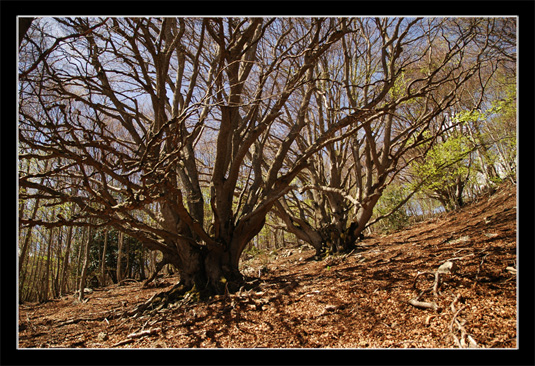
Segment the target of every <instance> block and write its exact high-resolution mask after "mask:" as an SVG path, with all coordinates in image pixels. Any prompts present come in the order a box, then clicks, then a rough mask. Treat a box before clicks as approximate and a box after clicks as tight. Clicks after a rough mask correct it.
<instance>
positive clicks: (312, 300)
mask: <svg viewBox="0 0 535 366" xmlns="http://www.w3.org/2000/svg"><path fill="white" fill-rule="evenodd" d="M313 256H314V251H313V250H304V249H303V248H297V249H283V250H280V251H278V252H277V253H275V254H272V255H271V256H270V257H265V256H264V257H262V256H258V257H255V258H253V259H250V260H248V261H244V263H242V270H243V272H244V274H246V275H249V276H256V277H257V276H258V275H259V273H260V276H261V277H260V280H259V281H257V283H258V285H257V286H256V287H255V288H254V289H252V290H249V291H245V290H244V291H241V292H239V293H237V294H234V295H230V296H228V297H218V298H215V299H213V300H212V301H210V302H207V303H199V304H194V305H183V306H180V307H177V308H173V309H162V310H160V312H159V313H158V314H157V315H155V316H152V317H140V318H132V317H124V316H123V317H121V316H120V315H121V314H124V312H125V310H128V309H131V308H133V307H134V306H135V305H136V304H138V303H140V302H142V301H145V300H146V299H148V298H149V297H150V296H152V295H153V294H155V293H157V292H160V291H162V290H165V289H169V288H171V286H172V285H173V284H174V283H175V282H176V281H177V278H174V277H171V278H165V279H163V280H160V285H159V287H158V288H151V289H142V288H141V283H130V284H128V285H126V286H117V285H113V286H108V287H106V288H103V289H98V290H96V291H94V292H93V294H91V295H89V301H88V302H87V303H84V304H80V303H76V302H74V301H73V298H72V296H70V297H65V298H62V299H60V300H56V301H51V302H49V303H46V304H43V305H37V304H23V305H21V306H20V307H19V326H20V331H19V347H22V348H31V347H66V348H78V347H84V348H87V347H91V348H109V347H114V348H115V347H124V348H130V347H131V348H175V347H180V348H192V347H225V348H227V347H228V348H232V347H239V348H253V347H268V348H287V347H291V348H317V347H322V348H390V347H393V348H413V347H425V348H453V347H458V346H464V345H471V346H477V347H485V348H515V347H516V309H517V298H516V271H515V270H514V269H513V268H516V187H514V186H503V187H502V188H501V189H500V190H499V191H498V192H497V193H496V194H494V195H492V196H490V197H482V198H480V199H479V200H478V201H477V202H474V203H472V204H470V205H468V206H466V207H464V208H463V209H461V210H459V211H456V212H452V213H448V214H443V215H441V216H439V217H436V218H434V219H431V220H428V221H426V222H423V223H420V224H418V225H415V226H413V227H411V228H409V229H406V230H402V231H399V232H397V233H394V234H391V235H388V236H381V237H372V238H368V239H365V240H364V241H362V242H361V243H360V244H359V245H358V247H357V250H356V251H355V252H353V253H351V254H350V255H346V256H335V257H330V258H327V259H326V260H324V261H319V262H317V261H313V260H312V257H313ZM447 261H451V262H454V263H455V265H456V267H457V271H456V272H455V273H450V274H443V275H441V284H440V287H439V288H438V292H437V293H436V294H434V293H433V291H432V288H433V284H434V282H433V279H434V277H433V275H432V273H435V272H436V270H437V268H438V267H439V266H440V265H442V264H443V263H445V262H447ZM260 268H262V271H260ZM426 271H427V272H430V273H431V274H420V275H419V273H421V272H426ZM425 289H429V291H428V292H424V293H422V290H425ZM419 294H421V296H419V297H418V295H419ZM414 299H416V300H418V301H419V302H420V304H419V303H414V304H416V305H421V303H423V304H424V305H429V304H431V303H434V304H435V305H436V306H437V308H438V309H437V310H436V311H435V310H433V309H430V308H425V307H423V308H422V307H417V306H414V305H411V304H410V303H409V301H410V300H414Z"/></svg>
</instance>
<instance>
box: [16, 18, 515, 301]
mask: <svg viewBox="0 0 535 366" xmlns="http://www.w3.org/2000/svg"><path fill="white" fill-rule="evenodd" d="M19 24H20V28H19V31H20V33H19V34H20V38H19V70H18V71H19V75H18V77H19V78H18V81H19V89H18V93H19V95H18V97H19V105H18V108H19V126H18V137H19V167H18V169H19V172H18V173H19V191H18V198H19V201H18V202H19V212H18V216H19V240H18V253H19V263H18V271H19V299H20V301H21V302H24V301H31V302H34V301H39V302H45V301H47V300H50V299H52V298H57V297H61V296H63V295H65V294H67V293H71V292H73V291H74V290H79V296H80V299H83V294H84V291H83V289H84V288H85V287H96V286H105V285H108V284H111V283H118V282H121V281H125V280H128V279H135V280H140V281H141V280H148V279H151V277H152V276H153V275H154V274H155V273H156V272H158V271H160V270H162V268H165V269H166V270H167V271H177V272H178V273H179V274H180V281H181V283H180V285H181V286H183V287H182V288H180V290H181V291H182V293H183V292H184V291H186V290H190V289H191V288H192V287H194V286H196V287H197V288H198V289H200V288H202V289H207V291H208V292H209V293H222V292H223V291H224V290H225V289H227V290H228V289H231V290H232V289H233V288H234V289H237V288H239V285H240V283H241V282H242V281H243V276H242V274H241V271H240V260H241V259H242V258H243V256H244V253H246V254H248V255H249V256H250V255H254V254H255V253H259V252H261V251H264V252H269V251H271V250H273V249H277V248H281V247H289V246H301V245H308V246H311V247H313V248H314V249H315V250H316V256H317V258H318V259H321V258H322V257H324V256H326V255H328V254H332V253H334V252H348V251H351V250H352V249H353V248H354V246H355V243H356V242H357V241H358V238H359V237H362V236H370V235H375V234H378V233H384V232H392V231H395V230H399V229H401V228H403V227H406V226H409V225H411V224H413V223H415V222H418V221H420V220H423V219H425V218H429V217H431V216H433V215H435V214H437V213H439V212H444V211H451V210H454V209H457V208H460V207H462V206H463V205H465V204H466V203H467V202H469V201H471V200H473V199H475V198H476V197H478V196H479V195H481V194H483V193H486V192H492V191H493V190H494V189H496V187H497V186H498V185H499V184H500V183H501V182H503V181H505V180H509V181H511V182H512V183H515V182H516V169H517V166H516V162H517V155H516V152H517V146H516V141H517V136H516V124H517V120H516V88H517V84H516V80H517V75H516V52H517V44H516V19H515V18H513V17H511V18H508V17H501V18H500V17H498V18H476V17H473V18H472V17H465V18H447V17H444V18H115V17H111V18H53V17H43V18H35V19H20V23H19ZM80 289H81V291H80Z"/></svg>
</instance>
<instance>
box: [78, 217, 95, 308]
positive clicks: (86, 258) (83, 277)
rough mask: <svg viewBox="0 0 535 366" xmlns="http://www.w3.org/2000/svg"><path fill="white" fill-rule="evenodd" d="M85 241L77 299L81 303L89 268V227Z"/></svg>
mask: <svg viewBox="0 0 535 366" xmlns="http://www.w3.org/2000/svg"><path fill="white" fill-rule="evenodd" d="M87 231H88V232H87V239H86V241H85V246H84V264H83V267H82V275H81V277H80V286H79V287H78V289H79V291H80V293H79V294H78V296H79V297H78V299H79V300H80V301H82V300H83V299H84V289H85V283H86V279H87V268H88V267H89V250H90V249H91V247H90V243H91V231H92V230H91V227H88V228H87Z"/></svg>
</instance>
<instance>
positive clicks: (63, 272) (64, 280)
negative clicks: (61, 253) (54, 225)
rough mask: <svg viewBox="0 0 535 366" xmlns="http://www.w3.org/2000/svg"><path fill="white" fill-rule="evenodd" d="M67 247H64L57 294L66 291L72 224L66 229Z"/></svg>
mask: <svg viewBox="0 0 535 366" xmlns="http://www.w3.org/2000/svg"><path fill="white" fill-rule="evenodd" d="M66 240H67V248H66V249H65V260H64V261H63V269H62V270H61V280H60V285H59V296H60V297H61V296H63V295H64V294H65V293H66V291H67V271H68V268H69V256H70V255H71V240H72V226H69V228H68V229H67V239H66Z"/></svg>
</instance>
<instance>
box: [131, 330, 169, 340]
mask: <svg viewBox="0 0 535 366" xmlns="http://www.w3.org/2000/svg"><path fill="white" fill-rule="evenodd" d="M161 330H162V328H152V329H147V330H142V331H141V332H138V333H131V334H129V335H127V336H126V338H140V337H145V336H147V335H151V334H155V333H158V332H159V331H161Z"/></svg>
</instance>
